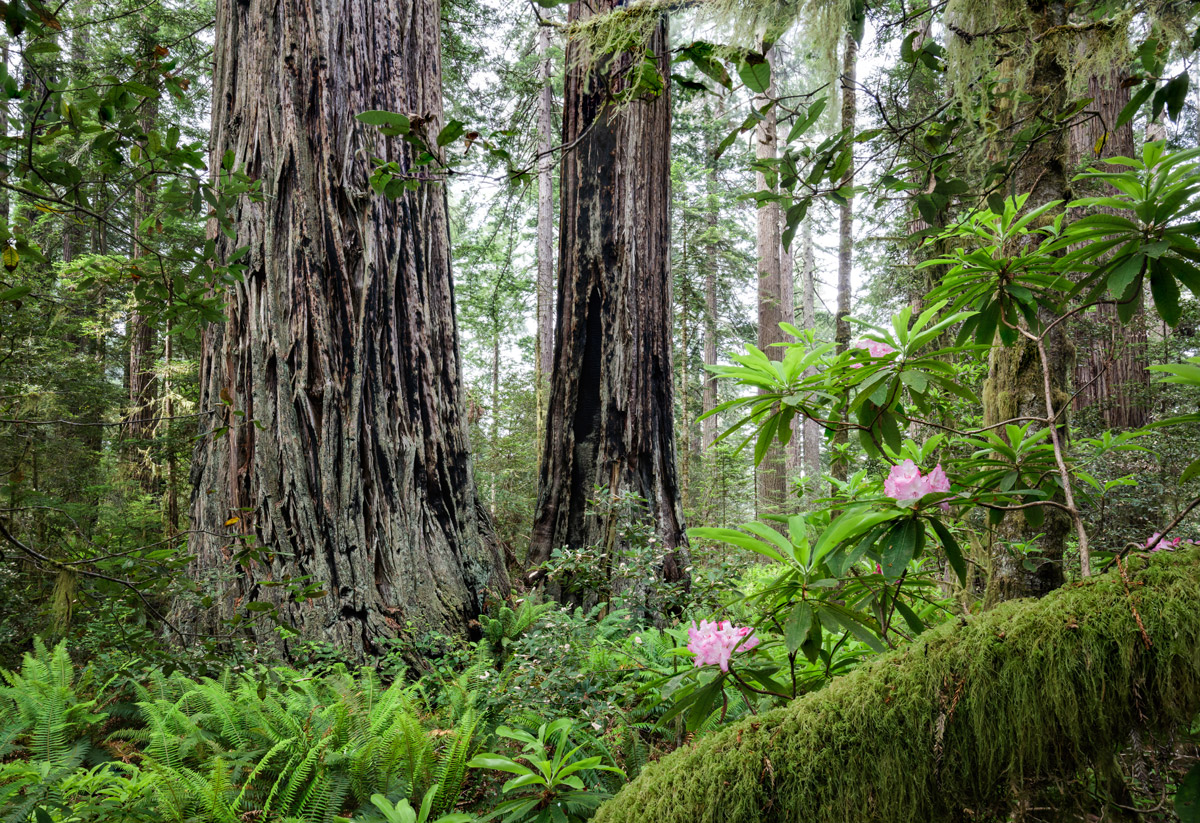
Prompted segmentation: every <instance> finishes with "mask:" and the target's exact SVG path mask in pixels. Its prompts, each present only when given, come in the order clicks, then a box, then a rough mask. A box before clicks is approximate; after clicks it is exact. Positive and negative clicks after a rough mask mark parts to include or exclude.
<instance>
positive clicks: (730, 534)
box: [687, 526, 786, 563]
mask: <svg viewBox="0 0 1200 823" xmlns="http://www.w3.org/2000/svg"><path fill="white" fill-rule="evenodd" d="M687 533H688V537H690V538H692V539H693V540H719V541H720V542H722V543H729V544H730V545H732V546H738V547H739V548H743V549H749V550H750V551H752V552H755V553H756V554H761V555H762V556H763V557H769V558H771V559H772V560H775V561H777V562H779V563H784V562H786V560H785V558H784V556H783V555H782V554H780V553H779V552H778V551H777V550H776V549H775V548H774V547H772V546H770V545H769V544H767V543H764V542H763V541H761V540H758V539H756V538H753V537H751V536H749V535H748V534H744V533H742V532H740V531H738V530H736V529H717V528H711V527H708V526H697V527H695V528H691V529H688V530H687Z"/></svg>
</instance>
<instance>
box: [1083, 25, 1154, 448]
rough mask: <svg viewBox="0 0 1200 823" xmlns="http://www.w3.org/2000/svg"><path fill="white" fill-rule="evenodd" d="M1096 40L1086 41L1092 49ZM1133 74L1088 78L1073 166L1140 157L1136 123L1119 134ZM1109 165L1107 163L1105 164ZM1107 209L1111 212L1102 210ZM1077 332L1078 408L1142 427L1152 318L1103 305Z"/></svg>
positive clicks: (1113, 425)
mask: <svg viewBox="0 0 1200 823" xmlns="http://www.w3.org/2000/svg"><path fill="white" fill-rule="evenodd" d="M1093 40H1094V38H1089V37H1084V38H1081V40H1080V49H1086V48H1087V47H1088V45H1089V44H1090V43H1092V42H1093ZM1127 79H1128V74H1127V73H1126V72H1125V71H1123V70H1121V69H1120V68H1114V69H1113V70H1112V71H1110V72H1108V73H1106V74H1105V75H1102V76H1092V77H1090V78H1088V87H1089V88H1088V96H1089V97H1091V98H1092V102H1091V103H1090V104H1089V105H1088V107H1087V112H1086V114H1087V115H1088V116H1087V117H1086V119H1084V120H1083V121H1082V122H1080V123H1077V124H1075V126H1073V127H1072V128H1071V132H1070V152H1071V161H1070V167H1071V169H1072V170H1082V169H1083V168H1085V167H1086V166H1088V165H1090V164H1092V163H1095V162H1096V161H1097V160H1100V159H1105V158H1109V157H1131V156H1133V155H1134V152H1135V146H1134V142H1133V124H1132V123H1126V124H1125V125H1123V126H1121V128H1119V129H1116V130H1115V131H1114V130H1111V129H1112V125H1113V124H1114V123H1115V122H1116V121H1117V116H1118V115H1119V114H1120V113H1121V109H1123V108H1124V107H1125V104H1126V103H1128V102H1129V86H1127V85H1125V84H1124V81H1125V80H1127ZM1102 165H1106V164H1102ZM1073 187H1074V192H1073V193H1074V194H1075V195H1076V196H1079V195H1082V194H1088V195H1090V194H1093V192H1092V188H1095V189H1097V191H1095V194H1099V193H1100V191H1099V187H1088V186H1087V183H1086V181H1078V182H1076V183H1074V184H1073ZM1096 210H1097V211H1106V209H1096ZM1082 319H1083V322H1081V323H1079V324H1077V325H1076V326H1075V327H1074V328H1073V329H1072V333H1073V334H1074V335H1075V341H1076V343H1077V348H1078V351H1079V356H1078V358H1077V359H1076V363H1075V387H1076V391H1077V394H1076V395H1075V401H1074V409H1075V410H1076V411H1079V410H1081V409H1085V408H1089V407H1092V408H1096V409H1099V410H1100V412H1101V414H1102V415H1103V417H1102V419H1103V421H1104V425H1105V426H1107V427H1108V428H1110V429H1136V428H1138V427H1140V426H1144V425H1145V424H1146V422H1147V421H1146V413H1147V400H1148V395H1149V391H1150V380H1149V374H1150V373H1149V372H1148V371H1147V370H1146V367H1147V365H1148V360H1147V351H1146V316H1145V313H1144V312H1143V311H1141V310H1140V309H1139V311H1138V312H1137V314H1136V315H1134V317H1133V320H1132V321H1131V322H1130V323H1127V324H1126V323H1122V322H1121V321H1120V319H1119V318H1118V317H1117V311H1116V307H1115V306H1113V305H1111V304H1104V305H1101V306H1097V307H1096V308H1094V309H1092V310H1090V311H1089V312H1088V313H1087V314H1085V315H1084V316H1083V318H1082Z"/></svg>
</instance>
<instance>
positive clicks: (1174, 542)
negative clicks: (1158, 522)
mask: <svg viewBox="0 0 1200 823" xmlns="http://www.w3.org/2000/svg"><path fill="white" fill-rule="evenodd" d="M1197 545H1200V543H1196V541H1194V540H1188V539H1187V538H1184V537H1176V538H1172V539H1170V540H1168V539H1167V538H1165V537H1163V536H1162V534H1160V533H1159V532H1155V533H1154V534H1152V535H1150V539H1149V540H1147V541H1146V548H1147V549H1149V550H1150V551H1152V552H1157V551H1167V552H1170V551H1175V549H1178V548H1179V547H1180V546H1197Z"/></svg>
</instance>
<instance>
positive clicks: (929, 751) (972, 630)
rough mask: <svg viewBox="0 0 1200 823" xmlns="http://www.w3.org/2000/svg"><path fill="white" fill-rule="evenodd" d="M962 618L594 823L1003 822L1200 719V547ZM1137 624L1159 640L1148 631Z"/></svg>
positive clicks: (723, 735)
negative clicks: (1024, 790)
mask: <svg viewBox="0 0 1200 823" xmlns="http://www.w3.org/2000/svg"><path fill="white" fill-rule="evenodd" d="M1127 569H1128V572H1129V577H1130V591H1131V593H1132V597H1131V596H1130V595H1129V594H1127V593H1126V589H1125V585H1124V583H1123V582H1122V580H1121V578H1120V577H1119V576H1118V575H1117V574H1116V572H1115V571H1114V572H1112V573H1109V574H1106V575H1103V576H1099V577H1096V578H1092V579H1091V580H1089V581H1086V582H1084V583H1079V584H1073V585H1071V586H1068V587H1066V588H1064V589H1061V590H1059V591H1057V592H1054V593H1053V594H1051V595H1049V596H1047V597H1045V598H1044V599H1041V600H1033V601H1029V600H1026V601H1012V602H1009V603H1005V604H1002V605H1000V606H998V607H997V608H995V609H994V610H992V611H990V612H987V613H986V614H984V615H983V616H980V617H976V618H972V619H969V620H954V621H951V622H950V623H948V624H946V625H944V626H941V627H939V628H938V629H936V630H933V631H931V632H928V633H927V634H926V635H923V636H922V637H921V639H920V640H919V641H918V642H916V643H913V644H912V645H910V646H908V647H906V648H904V649H902V650H900V651H897V652H893V653H891V654H888V655H885V656H883V657H880V658H879V659H878V660H876V661H874V662H873V663H871V664H870V665H868V666H864V667H863V668H862V669H860V670H858V671H856V672H855V673H853V674H850V675H847V676H846V677H844V678H840V679H838V680H836V681H834V682H833V683H832V684H830V686H829V687H828V688H826V689H824V690H823V691H820V692H817V693H814V694H811V695H809V696H807V697H804V698H801V699H799V700H796V701H795V702H793V703H791V704H790V705H788V706H785V707H784V708H781V709H777V710H775V711H773V712H771V713H769V714H764V715H760V716H758V717H753V718H749V719H747V720H745V721H742V722H740V723H738V724H736V725H733V726H731V727H729V728H728V729H726V730H723V731H721V732H719V733H716V734H712V735H710V736H707V737H704V738H702V739H701V740H699V741H698V742H697V743H696V744H695V745H694V746H692V747H691V748H688V749H681V750H679V751H677V752H675V753H673V754H671V755H670V756H668V757H666V758H664V759H663V760H661V761H660V762H658V763H655V764H653V765H651V766H649V767H647V769H646V770H645V771H644V772H643V773H642V774H641V775H640V776H639V777H638V778H637V779H636V780H634V781H633V782H632V783H631V784H630V785H629V786H627V787H626V788H625V789H624V790H623V791H621V793H620V794H618V795H617V796H616V797H615V798H614V799H613V800H611V801H609V802H608V803H607V804H605V805H604V806H603V807H602V808H601V809H600V812H599V814H598V815H597V816H596V818H595V820H596V823H625V822H626V821H628V822H629V823H644V821H653V823H751V821H755V822H756V823H757V822H758V821H761V822H762V823H775V822H776V821H804V823H822V821H824V822H826V823H853V821H868V820H869V821H896V823H912V821H922V822H923V823H934V822H935V821H952V820H962V819H963V818H964V813H965V812H966V810H968V809H969V810H971V813H968V814H970V816H971V817H973V818H974V819H980V817H981V816H985V815H986V813H987V812H989V811H1000V810H1002V809H1004V808H1005V807H1006V805H1007V804H1008V803H1009V802H1010V801H1011V799H1012V797H1013V788H1014V787H1016V786H1020V785H1022V784H1023V783H1024V782H1025V781H1027V780H1030V779H1037V778H1047V777H1054V776H1071V775H1074V774H1076V773H1077V771H1078V770H1079V769H1080V768H1081V767H1083V766H1085V765H1087V764H1089V763H1091V762H1093V761H1094V760H1095V759H1096V758H1098V757H1100V756H1106V755H1109V754H1111V753H1112V752H1114V751H1116V750H1117V749H1118V748H1119V747H1120V746H1121V745H1122V743H1123V742H1124V741H1126V740H1127V738H1128V735H1129V733H1130V732H1131V731H1133V730H1134V729H1148V730H1155V729H1160V728H1165V727H1169V726H1172V725H1174V724H1178V723H1181V722H1186V721H1189V720H1190V719H1191V718H1192V717H1194V715H1195V714H1196V712H1197V711H1198V710H1200V552H1198V551H1187V552H1178V553H1175V554H1173V555H1168V554H1166V553H1162V554H1160V555H1155V556H1154V557H1153V558H1152V559H1146V558H1130V560H1129V563H1128V566H1127ZM1135 608H1136V612H1137V614H1139V615H1140V616H1141V620H1142V623H1143V624H1144V626H1145V631H1146V636H1147V637H1148V638H1149V640H1150V646H1149V647H1147V645H1146V638H1145V637H1143V634H1142V632H1141V630H1140V629H1139V627H1138V623H1137V618H1136V617H1135V612H1134V609H1135Z"/></svg>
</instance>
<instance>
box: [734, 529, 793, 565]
mask: <svg viewBox="0 0 1200 823" xmlns="http://www.w3.org/2000/svg"><path fill="white" fill-rule="evenodd" d="M742 528H743V529H745V530H746V531H748V532H750V533H751V534H754V535H757V536H758V537H761V538H762V539H763V540H769V541H770V542H771V543H774V544H775V545H776V546H778V547H779V551H780V552H781V553H782V554H783V555H784V556H785V557H789V558H790V557H791V556H792V541H790V540H788V539H787V538H786V537H784V536H783V535H782V534H780V533H779V532H777V531H775V530H774V529H772V528H771V527H770V526H768V525H767V524H765V523H758V522H750V523H743V524H742Z"/></svg>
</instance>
